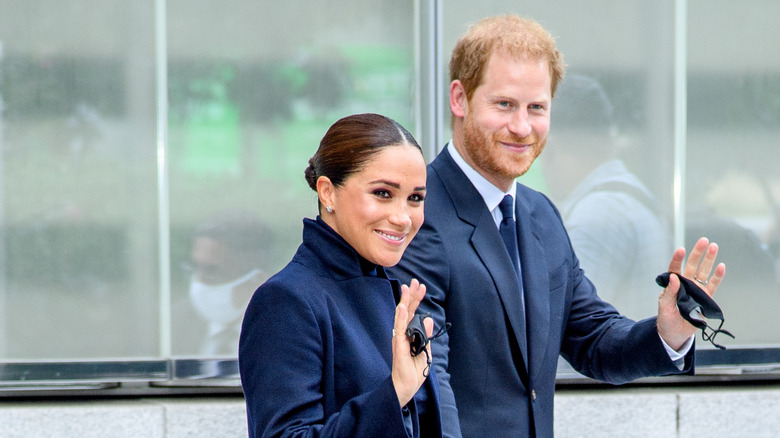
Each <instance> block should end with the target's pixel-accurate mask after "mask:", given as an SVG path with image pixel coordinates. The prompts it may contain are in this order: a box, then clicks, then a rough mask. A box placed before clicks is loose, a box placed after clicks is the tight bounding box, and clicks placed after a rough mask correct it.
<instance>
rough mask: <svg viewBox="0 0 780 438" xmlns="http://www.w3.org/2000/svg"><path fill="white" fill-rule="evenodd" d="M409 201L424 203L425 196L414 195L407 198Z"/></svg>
mask: <svg viewBox="0 0 780 438" xmlns="http://www.w3.org/2000/svg"><path fill="white" fill-rule="evenodd" d="M409 200H410V201H412V202H417V203H420V202H423V201H425V196H423V195H418V194H414V195H412V196H410V197H409Z"/></svg>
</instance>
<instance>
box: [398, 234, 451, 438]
mask: <svg viewBox="0 0 780 438" xmlns="http://www.w3.org/2000/svg"><path fill="white" fill-rule="evenodd" d="M388 275H390V276H392V277H395V278H397V279H398V280H400V281H401V283H403V284H408V283H409V282H410V281H411V279H412V278H416V279H418V280H419V281H420V283H422V284H424V285H425V287H426V292H425V299H424V300H423V302H422V303H421V304H420V311H421V312H428V313H430V314H431V316H432V317H433V321H434V329H433V331H434V332H436V331H437V330H438V329H439V328H440V327H443V326H444V323H445V322H446V321H447V310H446V309H447V307H446V303H447V291H448V290H449V287H450V284H449V283H450V264H449V261H448V260H447V251H446V250H445V248H444V245H443V242H442V239H441V236H440V235H439V233H438V232H437V231H436V230H435V229H434V228H433V227H432V226H431V225H430V224H428V223H425V222H424V223H423V226H422V228H421V229H420V231H419V232H418V233H417V236H415V238H414V239H413V240H412V242H411V243H410V244H409V246H408V247H407V248H406V251H405V252H404V256H403V258H402V259H401V262H400V263H399V264H398V265H396V266H394V267H393V268H391V269H389V274H388ZM431 350H432V353H433V366H434V370H435V372H436V377H437V378H438V381H439V397H440V400H439V407H440V411H441V422H442V431H443V436H444V437H453V438H458V437H460V436H461V431H460V421H459V420H458V408H457V406H456V404H455V394H454V393H453V391H452V387H451V386H450V375H449V372H448V371H447V368H448V357H449V351H450V349H449V335H448V334H447V333H446V332H445V333H444V334H442V335H441V336H440V337H438V338H436V339H434V340H433V341H431Z"/></svg>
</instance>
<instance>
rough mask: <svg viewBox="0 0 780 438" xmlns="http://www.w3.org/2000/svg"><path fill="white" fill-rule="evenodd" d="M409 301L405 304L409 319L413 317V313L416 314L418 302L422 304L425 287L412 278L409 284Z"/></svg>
mask: <svg viewBox="0 0 780 438" xmlns="http://www.w3.org/2000/svg"><path fill="white" fill-rule="evenodd" d="M408 289H409V301H408V302H407V306H408V308H409V315H410V318H411V317H412V316H414V314H415V312H417V307H418V306H419V305H420V302H422V299H423V298H424V297H425V285H424V284H420V282H419V281H418V280H417V279H416V278H413V279H412V281H411V282H410V283H409V288H408Z"/></svg>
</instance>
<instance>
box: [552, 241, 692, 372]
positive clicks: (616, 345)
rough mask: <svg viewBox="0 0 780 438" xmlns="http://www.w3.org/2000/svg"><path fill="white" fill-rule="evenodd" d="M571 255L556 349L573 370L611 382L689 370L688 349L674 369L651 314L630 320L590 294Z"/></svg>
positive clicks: (584, 279) (690, 363)
mask: <svg viewBox="0 0 780 438" xmlns="http://www.w3.org/2000/svg"><path fill="white" fill-rule="evenodd" d="M572 257H573V259H574V261H575V263H574V269H573V271H572V275H573V278H574V280H573V284H574V286H573V292H572V300H571V310H570V313H569V318H568V321H567V326H566V332H565V334H564V340H563V345H562V354H563V356H564V358H565V359H566V360H567V361H568V362H569V363H570V364H571V365H572V366H573V367H574V368H575V369H576V370H577V371H579V372H580V373H582V374H584V375H586V376H588V377H591V378H593V379H597V380H600V381H603V382H608V383H612V384H623V383H627V382H630V381H633V380H636V379H638V378H641V377H648V376H660V375H670V374H680V373H681V372H682V373H692V372H693V351H690V352H689V353H688V354H687V355H686V357H685V361H684V366H683V367H682V369H680V368H679V367H678V366H677V365H676V364H675V363H674V361H672V359H671V358H670V357H669V354H668V353H667V352H666V349H665V348H664V345H663V342H662V341H661V339H660V337H659V336H658V329H657V327H656V317H653V318H648V319H644V320H641V321H639V322H635V321H633V320H631V319H628V318H626V317H624V316H621V315H620V314H618V312H617V310H615V308H614V307H612V306H611V305H610V304H609V303H607V302H605V301H602V300H601V299H600V298H599V297H598V296H597V295H596V289H595V287H594V286H593V284H592V283H591V282H590V281H589V280H588V279H587V278H585V276H584V275H583V274H582V270H581V269H580V268H579V266H578V264H577V263H576V257H574V256H572Z"/></svg>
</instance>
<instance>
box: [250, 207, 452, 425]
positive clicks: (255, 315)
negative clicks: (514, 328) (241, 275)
mask: <svg viewBox="0 0 780 438" xmlns="http://www.w3.org/2000/svg"><path fill="white" fill-rule="evenodd" d="M375 268H378V269H376V276H372V275H368V274H367V273H368V272H370V271H374V269H375ZM399 298H400V284H399V283H398V282H397V281H395V280H388V279H387V278H386V274H385V271H384V269H383V268H382V267H377V266H376V265H371V264H368V263H367V262H366V261H365V259H362V258H361V257H360V256H359V255H358V254H357V252H355V250H354V249H352V247H351V246H349V245H348V244H347V243H346V242H345V241H344V240H343V239H342V238H341V237H340V236H339V235H338V234H337V233H335V232H334V231H333V230H332V229H331V228H330V227H329V226H328V225H326V224H325V223H324V222H323V221H322V220H321V219H319V218H318V219H317V221H313V220H310V219H304V228H303V243H302V244H301V246H300V247H299V248H298V251H297V252H296V254H295V256H294V257H293V259H292V261H291V262H290V263H289V264H288V265H287V266H286V267H285V268H284V269H282V270H281V271H280V272H279V273H277V274H276V275H274V276H273V277H271V278H270V279H269V280H268V281H267V282H265V283H264V284H263V285H261V286H260V287H259V288H258V289H257V291H256V292H255V294H254V295H253V297H252V299H251V301H250V303H249V306H248V307H247V310H246V314H245V316H244V321H243V326H242V329H241V337H240V341H239V368H240V373H241V384H242V386H243V389H244V396H245V397H246V405H247V418H248V425H249V436H250V437H261V436H263V437H265V436H273V437H277V436H296V437H297V436H323V437H325V436H328V437H330V436H334V437H335V436H339V437H380V436H381V437H406V436H407V433H406V429H405V427H404V422H403V413H402V411H403V410H402V408H401V407H400V406H399V403H398V397H397V395H396V393H395V389H394V387H393V383H392V380H391V378H390V372H391V363H392V329H393V320H394V315H395V306H396V302H397V300H398V299H399ZM404 409H408V411H407V413H408V414H410V416H411V418H412V421H413V423H414V430H415V432H416V434H415V435H416V436H420V434H421V435H422V436H426V437H427V436H441V424H440V419H439V411H438V386H437V385H436V379H435V373H433V372H432V373H431V375H430V376H429V377H428V379H426V382H425V384H424V385H423V387H422V388H421V389H420V391H419V392H418V394H417V395H416V396H415V398H414V399H413V400H412V401H411V402H410V403H409V404H408V405H407V406H406V407H405V408H404Z"/></svg>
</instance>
